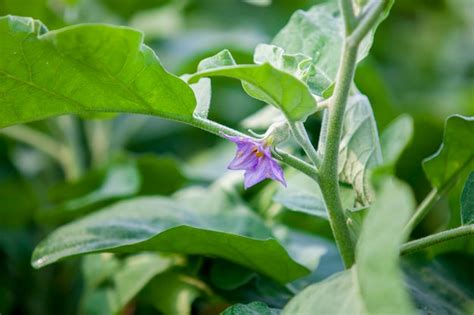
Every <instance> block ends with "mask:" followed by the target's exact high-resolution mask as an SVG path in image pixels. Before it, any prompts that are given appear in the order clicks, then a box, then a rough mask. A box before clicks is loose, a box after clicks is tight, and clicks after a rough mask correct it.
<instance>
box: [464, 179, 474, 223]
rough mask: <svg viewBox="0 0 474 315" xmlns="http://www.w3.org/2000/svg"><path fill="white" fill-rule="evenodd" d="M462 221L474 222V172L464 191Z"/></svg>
mask: <svg viewBox="0 0 474 315" xmlns="http://www.w3.org/2000/svg"><path fill="white" fill-rule="evenodd" d="M461 221H462V224H463V225H467V224H471V223H474V172H471V174H470V175H469V177H468V178H467V181H466V184H465V185H464V189H463V191H462V195H461Z"/></svg>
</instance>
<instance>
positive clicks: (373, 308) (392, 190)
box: [283, 180, 415, 315]
mask: <svg viewBox="0 0 474 315" xmlns="http://www.w3.org/2000/svg"><path fill="white" fill-rule="evenodd" d="M414 207H415V202H414V197H413V195H412V193H411V191H410V189H409V188H408V187H407V186H405V185H404V184H402V183H401V182H397V181H395V180H386V181H384V182H382V186H381V188H380V189H379V190H378V193H377V199H376V201H375V203H374V204H373V205H372V207H371V210H370V211H369V213H368V215H367V217H366V219H365V221H364V225H363V229H362V233H361V236H360V239H359V241H358V243H357V253H356V257H357V259H356V261H357V263H356V265H355V266H354V267H352V269H351V270H346V271H343V272H340V273H338V274H336V275H335V276H333V277H331V278H329V279H327V280H325V281H323V282H320V283H316V284H313V285H311V286H309V287H307V288H306V289H305V290H303V291H302V292H301V293H299V294H297V295H296V296H295V298H293V299H292V300H291V301H290V302H289V303H288V305H287V306H286V307H285V308H284V310H283V314H299V315H306V314H308V315H309V314H341V315H342V314H412V313H413V307H412V305H411V302H410V299H409V297H408V294H407V293H406V292H405V288H404V284H403V274H402V272H401V270H399V268H398V259H399V258H398V257H399V245H400V244H401V243H402V242H403V241H404V238H405V237H406V236H404V235H402V234H401V233H402V232H401V231H402V230H403V226H404V224H405V223H406V221H408V219H409V216H410V213H411V210H413V208H414Z"/></svg>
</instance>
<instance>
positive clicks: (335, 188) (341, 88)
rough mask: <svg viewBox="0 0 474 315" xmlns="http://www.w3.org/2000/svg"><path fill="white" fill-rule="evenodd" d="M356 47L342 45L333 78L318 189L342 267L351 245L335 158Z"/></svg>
mask: <svg viewBox="0 0 474 315" xmlns="http://www.w3.org/2000/svg"><path fill="white" fill-rule="evenodd" d="M356 59H357V46H347V45H344V48H343V55H342V58H341V63H340V66H339V72H338V75H337V79H336V86H335V90H334V95H333V98H332V100H333V103H332V104H331V106H330V107H329V108H328V109H327V110H328V113H327V114H328V115H329V117H328V129H327V142H326V147H325V148H324V157H323V162H322V164H321V167H320V186H321V192H322V194H323V197H324V201H325V203H326V207H327V210H328V215H329V221H330V224H331V228H332V231H333V234H334V239H335V240H336V243H337V246H338V249H339V252H340V254H341V257H342V260H343V262H344V265H345V267H346V268H350V267H351V266H352V265H353V264H354V260H355V257H354V251H355V246H354V243H353V241H352V238H351V234H350V231H349V228H348V226H347V224H346V217H345V215H344V209H343V206H342V203H341V198H340V193H339V178H338V161H339V143H340V140H341V134H342V123H343V119H344V112H345V110H346V104H347V99H348V97H349V90H350V87H351V84H352V80H353V78H354V72H355V67H356Z"/></svg>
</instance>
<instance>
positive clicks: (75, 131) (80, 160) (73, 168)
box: [56, 115, 85, 180]
mask: <svg viewBox="0 0 474 315" xmlns="http://www.w3.org/2000/svg"><path fill="white" fill-rule="evenodd" d="M56 122H57V124H58V127H59V130H60V131H61V132H62V135H63V137H64V141H65V143H66V146H67V147H68V150H69V152H70V153H69V154H68V156H69V157H70V161H69V167H68V169H69V173H70V176H69V177H68V179H69V180H75V179H77V178H79V177H80V176H81V174H82V173H83V171H84V168H85V161H84V156H83V154H84V153H83V150H82V145H81V139H80V138H81V136H80V127H79V121H78V119H77V117H74V116H72V115H67V116H60V117H57V118H56Z"/></svg>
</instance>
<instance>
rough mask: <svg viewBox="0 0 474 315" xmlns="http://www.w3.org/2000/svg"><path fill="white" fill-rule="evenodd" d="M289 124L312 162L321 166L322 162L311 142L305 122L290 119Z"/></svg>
mask: <svg viewBox="0 0 474 315" xmlns="http://www.w3.org/2000/svg"><path fill="white" fill-rule="evenodd" d="M288 125H289V126H290V129H291V133H292V134H293V136H294V137H295V139H296V142H298V144H299V145H300V146H301V147H302V148H303V150H304V152H305V153H306V155H307V156H308V157H309V159H310V160H311V162H313V164H314V165H315V166H319V164H320V163H319V157H318V153H317V152H316V150H315V149H314V146H313V145H312V144H311V141H310V140H309V136H308V133H307V132H306V129H305V128H304V125H303V123H302V122H294V121H290V120H289V121H288Z"/></svg>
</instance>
